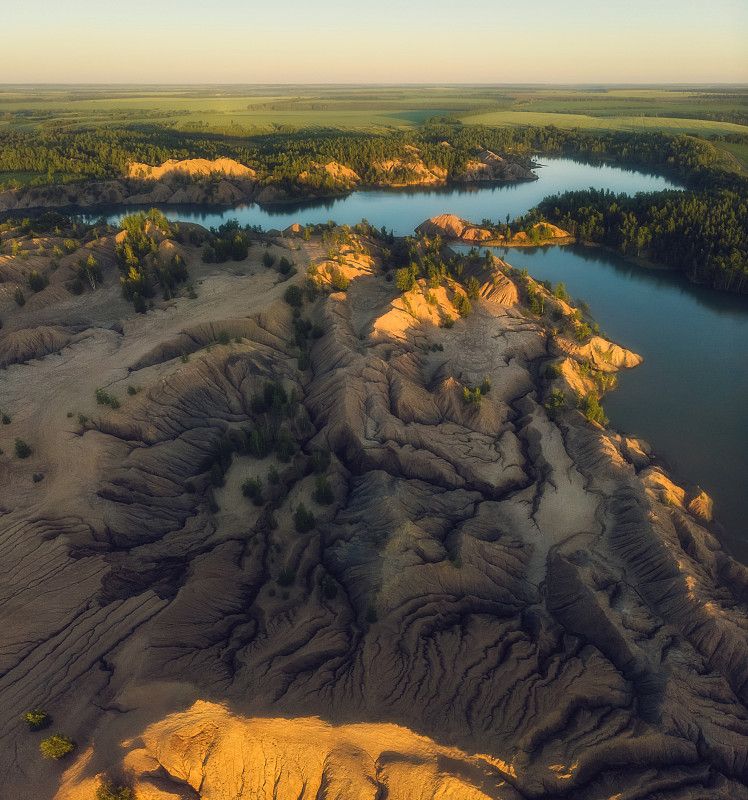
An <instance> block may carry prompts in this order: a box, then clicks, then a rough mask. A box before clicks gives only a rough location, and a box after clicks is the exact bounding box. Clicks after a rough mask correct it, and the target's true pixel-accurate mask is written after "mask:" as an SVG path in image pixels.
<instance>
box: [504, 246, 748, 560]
mask: <svg viewBox="0 0 748 800" xmlns="http://www.w3.org/2000/svg"><path fill="white" fill-rule="evenodd" d="M496 252H497V254H498V255H500V256H503V255H504V253H505V250H504V249H503V248H501V249H499V248H497V249H496ZM506 259H507V260H508V261H509V263H510V264H512V265H513V266H515V267H517V268H518V269H527V271H528V272H529V273H530V274H531V275H532V276H533V277H534V278H537V279H539V280H548V281H551V282H552V283H554V284H556V283H559V282H562V283H565V284H566V289H567V291H568V292H569V294H570V295H571V296H572V297H573V298H574V299H576V300H579V299H582V300H584V301H585V302H587V303H588V304H589V305H590V307H591V309H592V314H593V315H594V317H595V318H596V319H597V321H598V323H599V324H600V328H601V330H602V331H604V332H605V333H606V334H607V335H608V336H610V337H611V338H612V339H613V340H614V341H616V342H617V343H618V344H620V345H622V346H623V347H627V348H629V349H631V350H633V351H634V352H636V353H639V354H640V355H641V356H642V357H643V358H644V361H643V363H642V364H641V365H640V366H638V367H636V369H633V370H625V371H622V372H620V373H619V374H618V379H619V385H618V388H616V389H615V391H613V392H611V393H610V394H609V395H608V396H607V397H606V399H605V401H604V403H603V405H604V407H605V412H606V414H607V415H608V417H609V418H610V422H611V425H612V426H613V427H615V428H617V429H619V430H621V431H624V432H626V433H629V434H631V435H634V436H637V437H640V438H642V439H645V440H646V441H647V442H649V443H650V444H651V445H652V447H653V448H654V450H655V452H656V453H657V454H658V455H659V456H661V457H662V458H663V459H664V460H665V461H666V463H667V465H668V466H669V467H670V469H671V471H672V473H673V475H674V477H676V479H677V480H679V481H682V482H689V483H692V484H698V485H699V486H701V488H702V489H704V490H705V491H706V492H707V493H708V494H709V495H711V497H712V498H713V499H714V504H715V515H716V517H717V519H718V521H720V522H721V523H722V524H723V525H724V527H725V532H726V539H727V542H728V545H729V547H730V549H731V550H732V552H733V553H734V554H735V555H736V556H738V557H739V558H740V559H741V560H743V561H744V562H746V563H748V526H747V525H746V520H748V486H747V485H746V481H747V479H748V469H747V467H748V456H747V455H746V454H747V453H748V417H747V416H746V399H747V398H748V346H747V343H748V298H746V297H738V296H736V295H728V294H725V293H723V292H717V291H714V290H712V289H706V288H704V287H698V286H694V285H693V284H692V283H689V282H688V281H687V280H686V279H685V278H683V276H681V275H680V274H678V273H674V272H665V271H659V270H647V269H642V268H639V267H635V266H632V265H631V264H629V263H628V262H626V261H624V260H623V259H621V258H618V257H616V256H614V255H611V254H608V253H603V252H601V251H600V250H597V249H595V248H588V247H584V246H571V247H545V248H538V249H532V250H527V249H523V250H518V249H513V250H510V251H509V252H508V254H507V255H506Z"/></svg>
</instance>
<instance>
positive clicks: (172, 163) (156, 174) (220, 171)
mask: <svg viewBox="0 0 748 800" xmlns="http://www.w3.org/2000/svg"><path fill="white" fill-rule="evenodd" d="M179 174H181V175H186V176H189V177H194V176H196V175H225V176H227V177H236V178H254V176H255V174H256V173H255V171H254V170H253V169H250V168H249V167H245V166H244V164H240V163H239V162H238V161H234V160H233V159H231V158H217V159H215V160H213V161H210V160H209V159H207V158H188V159H185V160H183V161H177V160H175V159H171V160H169V161H164V163H163V164H162V165H161V166H160V167H152V166H150V165H148V164H139V163H137V162H135V163H133V164H130V165H129V166H128V168H127V177H128V178H148V179H150V180H160V179H162V178H166V177H173V176H174V175H179Z"/></svg>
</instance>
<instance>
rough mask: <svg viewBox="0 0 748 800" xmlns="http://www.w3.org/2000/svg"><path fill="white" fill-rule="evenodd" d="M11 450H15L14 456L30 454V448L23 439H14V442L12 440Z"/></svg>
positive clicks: (20, 456)
mask: <svg viewBox="0 0 748 800" xmlns="http://www.w3.org/2000/svg"><path fill="white" fill-rule="evenodd" d="M13 450H14V451H15V454H16V458H28V457H29V456H30V455H31V448H30V447H29V446H28V445H27V444H26V442H24V441H23V439H16V440H15V442H13Z"/></svg>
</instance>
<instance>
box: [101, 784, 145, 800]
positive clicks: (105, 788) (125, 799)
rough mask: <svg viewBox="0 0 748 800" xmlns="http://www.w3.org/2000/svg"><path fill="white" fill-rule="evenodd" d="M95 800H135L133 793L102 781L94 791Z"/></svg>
mask: <svg viewBox="0 0 748 800" xmlns="http://www.w3.org/2000/svg"><path fill="white" fill-rule="evenodd" d="M96 800H135V793H134V792H133V790H132V789H128V788H127V787H126V786H118V785H116V784H114V783H112V781H108V780H104V781H102V783H101V786H99V788H98V789H97V790H96Z"/></svg>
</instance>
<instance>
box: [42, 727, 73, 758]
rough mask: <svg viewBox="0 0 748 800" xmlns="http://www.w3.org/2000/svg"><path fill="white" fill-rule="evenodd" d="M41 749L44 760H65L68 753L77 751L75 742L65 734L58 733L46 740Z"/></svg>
mask: <svg viewBox="0 0 748 800" xmlns="http://www.w3.org/2000/svg"><path fill="white" fill-rule="evenodd" d="M39 749H40V750H41V751H42V755H43V756H44V758H55V759H57V758H64V757H65V756H66V755H67V754H68V753H72V751H73V750H75V743H74V742H73V740H72V739H71V738H70V737H69V736H66V735H65V734H64V733H56V734H55V735H54V736H50V737H49V739H45V740H44V741H43V742H42V743H41V744H40V745H39Z"/></svg>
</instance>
